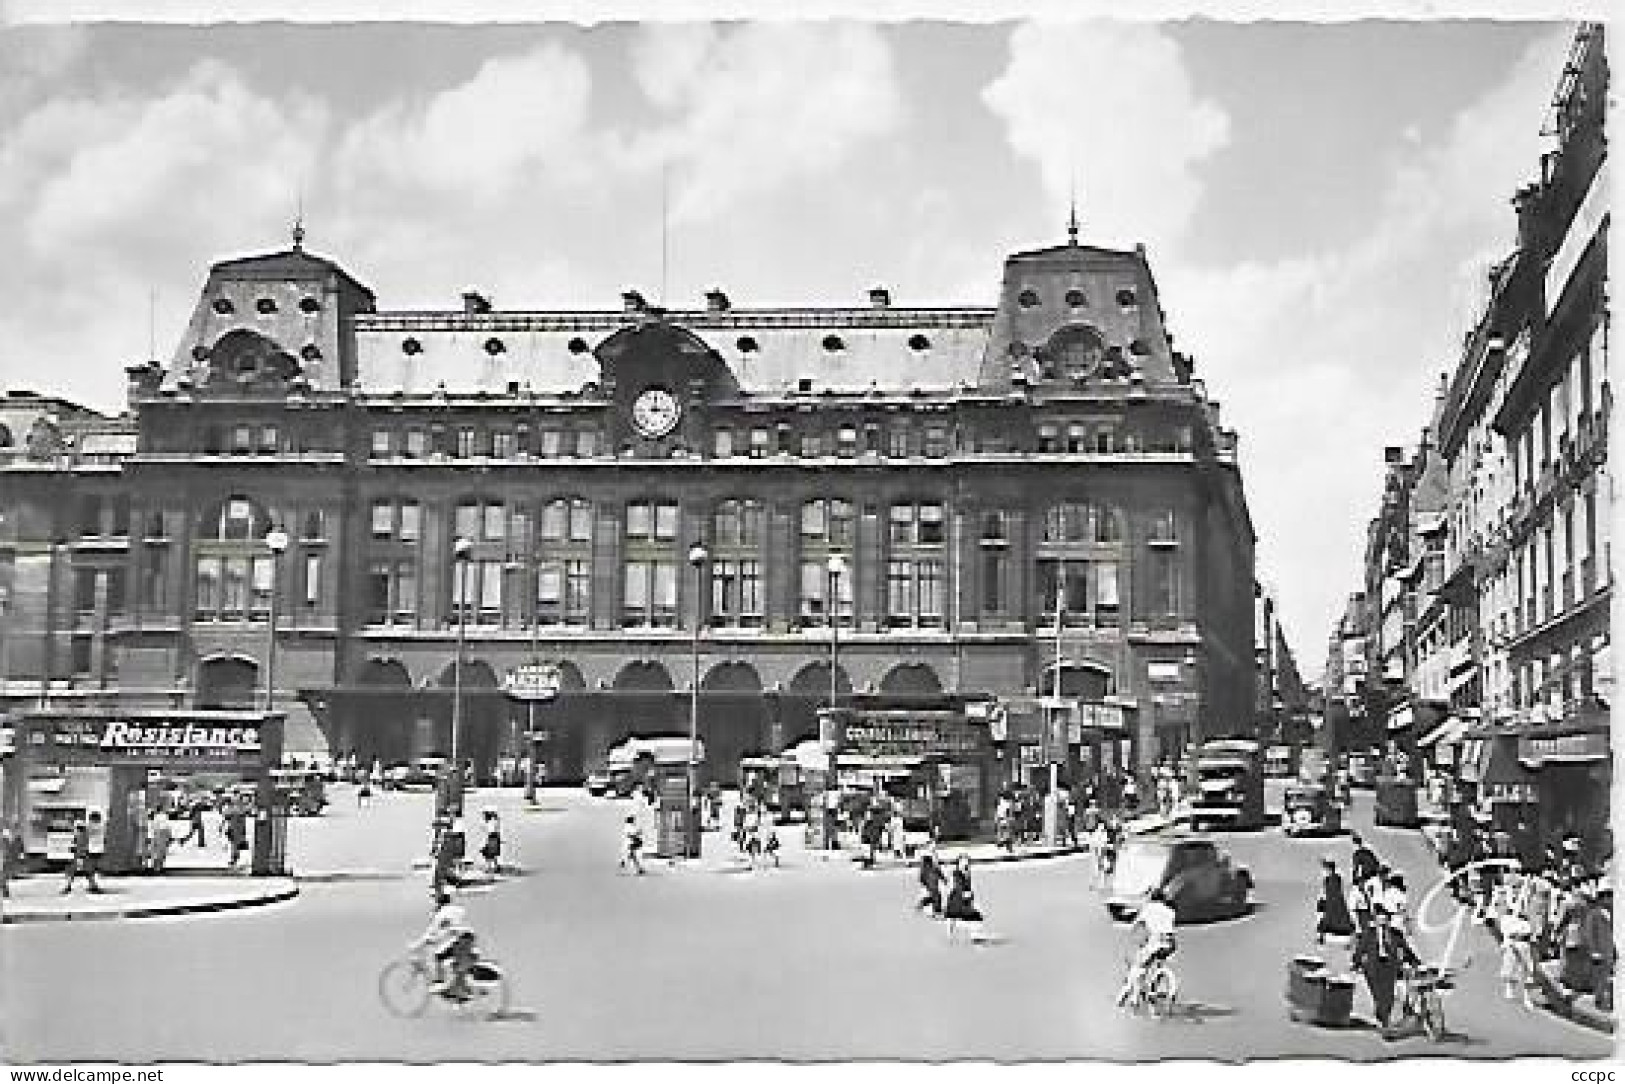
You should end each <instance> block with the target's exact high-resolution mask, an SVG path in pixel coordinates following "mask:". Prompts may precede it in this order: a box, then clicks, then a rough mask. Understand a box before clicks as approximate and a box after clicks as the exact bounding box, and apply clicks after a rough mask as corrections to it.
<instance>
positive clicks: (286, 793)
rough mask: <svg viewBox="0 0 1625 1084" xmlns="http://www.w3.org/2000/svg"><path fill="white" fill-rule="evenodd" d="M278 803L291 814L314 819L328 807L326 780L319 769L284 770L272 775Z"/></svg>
mask: <svg viewBox="0 0 1625 1084" xmlns="http://www.w3.org/2000/svg"><path fill="white" fill-rule="evenodd" d="M271 778H272V779H273V780H274V781H275V783H276V792H277V801H278V802H280V803H281V804H282V805H283V806H285V807H286V808H287V810H288V811H289V812H290V813H294V814H296V815H298V816H301V817H314V816H316V815H317V814H319V813H321V811H322V810H323V809H325V808H326V807H327V787H326V785H325V784H326V778H325V777H324V776H323V774H322V772H321V771H320V770H318V769H309V768H303V769H299V768H283V769H279V770H277V771H274V772H272V773H271Z"/></svg>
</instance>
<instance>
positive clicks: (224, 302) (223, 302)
mask: <svg viewBox="0 0 1625 1084" xmlns="http://www.w3.org/2000/svg"><path fill="white" fill-rule="evenodd" d="M212 307H213V309H214V311H215V312H218V313H219V314H220V315H221V316H230V315H231V314H232V313H234V312H236V311H237V306H236V305H233V304H232V303H231V298H229V297H217V298H215V299H214V305H213V306H212Z"/></svg>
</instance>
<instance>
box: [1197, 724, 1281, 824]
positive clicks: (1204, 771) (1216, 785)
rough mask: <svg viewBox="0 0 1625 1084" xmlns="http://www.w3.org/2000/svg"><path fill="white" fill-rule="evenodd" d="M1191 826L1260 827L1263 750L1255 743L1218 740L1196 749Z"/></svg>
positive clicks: (1262, 817)
mask: <svg viewBox="0 0 1625 1084" xmlns="http://www.w3.org/2000/svg"><path fill="white" fill-rule="evenodd" d="M1191 827H1192V828H1193V829H1195V830H1197V831H1201V830H1202V829H1204V828H1219V829H1246V828H1262V827H1264V751H1263V748H1262V747H1261V746H1260V745H1259V744H1258V742H1256V741H1251V740H1249V739H1246V738H1219V739H1215V740H1213V741H1209V742H1204V743H1203V744H1202V747H1201V748H1200V749H1198V750H1197V752H1196V795H1195V797H1194V798H1193V799H1192V801H1191Z"/></svg>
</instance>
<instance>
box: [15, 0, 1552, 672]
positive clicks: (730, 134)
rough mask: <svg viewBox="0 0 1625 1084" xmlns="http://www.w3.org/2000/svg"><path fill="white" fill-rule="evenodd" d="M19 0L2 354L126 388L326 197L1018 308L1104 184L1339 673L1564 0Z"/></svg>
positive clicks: (698, 284) (433, 271) (434, 229)
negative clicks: (209, 293) (198, 13)
mask: <svg viewBox="0 0 1625 1084" xmlns="http://www.w3.org/2000/svg"><path fill="white" fill-rule="evenodd" d="M5 3H6V0H0V247H4V249H5V251H6V252H7V254H8V255H7V258H6V259H5V260H4V261H0V297H4V298H5V299H6V301H5V303H4V304H3V305H0V387H5V388H13V389H14V388H29V389H33V390H36V391H39V392H42V393H49V394H55V395H61V396H64V397H67V398H70V399H75V400H78V401H80V402H84V403H86V404H87V405H91V406H95V407H97V408H100V409H104V410H108V411H114V412H116V411H118V410H120V409H122V406H123V394H124V376H123V367H124V366H125V365H128V364H131V363H133V362H136V361H140V360H144V359H145V358H147V357H148V356H149V354H155V355H156V356H157V357H158V358H160V359H165V360H167V359H168V358H169V356H170V355H171V353H172V351H173V348H174V344H175V343H176V342H177V341H178V338H179V336H180V334H181V333H182V330H183V328H184V325H185V323H186V320H187V318H188V317H189V315H190V312H191V308H192V306H193V304H194V302H195V300H196V297H197V293H198V291H199V289H200V288H201V286H202V283H203V280H204V278H205V276H206V274H207V270H208V265H209V264H210V263H211V262H213V261H215V260H218V259H223V258H227V257H231V256H237V255H244V254H248V253H252V252H259V251H271V250H276V249H280V248H284V247H286V246H287V243H288V231H289V226H290V224H291V222H292V221H293V219H294V217H295V216H296V214H299V213H301V212H302V215H303V220H304V224H305V228H306V230H307V237H306V248H307V250H310V251H313V252H317V253H319V254H322V255H325V256H328V257H331V258H333V259H335V260H337V261H338V262H339V263H341V264H342V265H343V266H344V267H345V268H346V269H347V270H349V271H350V272H351V273H352V274H353V275H355V276H356V277H357V278H359V279H360V280H361V281H363V282H365V283H367V284H368V285H370V286H371V287H372V288H373V289H374V290H375V291H376V292H377V294H378V297H379V304H380V307H382V308H416V307H431V308H432V307H440V308H452V307H456V306H457V304H458V295H459V294H460V293H461V292H462V291H463V290H464V289H468V288H471V287H473V288H478V289H480V290H481V291H482V292H484V293H486V294H487V295H488V296H490V297H492V298H493V300H494V301H495V303H496V305H497V306H498V307H499V308H504V307H505V308H515V309H522V308H528V309H545V308H569V307H585V308H614V307H616V306H617V305H618V304H619V294H620V292H621V291H622V290H623V289H627V288H629V287H636V288H638V289H641V290H642V291H643V292H644V293H645V294H646V295H647V296H650V297H651V298H655V299H658V300H660V301H662V302H664V303H666V304H668V305H669V306H671V307H674V308H675V307H685V306H689V307H694V306H699V305H702V304H703V300H702V293H703V291H704V290H705V289H707V288H709V287H712V286H720V287H722V288H724V289H726V290H727V292H728V293H729V295H730V296H731V297H732V298H733V300H734V302H735V304H736V305H739V306H742V307H749V306H757V305H772V304H810V305H831V304H833V305H845V304H862V303H863V301H864V298H865V296H866V291H867V290H868V288H869V287H871V286H874V285H877V284H883V285H885V286H887V287H889V288H890V289H891V291H892V294H893V297H894V299H895V301H896V303H897V304H901V305H909V304H949V303H965V304H978V305H987V304H992V303H993V302H994V301H995V300H996V293H997V288H998V284H999V280H1000V275H1001V271H1002V261H1003V259H1004V257H1005V256H1006V255H1007V254H1009V253H1011V252H1014V251H1019V250H1022V249H1027V248H1032V247H1037V246H1041V245H1048V244H1054V243H1058V242H1060V241H1062V240H1064V236H1065V234H1064V226H1065V221H1066V217H1067V213H1068V205H1069V200H1070V199H1071V198H1072V195H1073V193H1074V192H1075V194H1076V199H1077V203H1078V210H1079V216H1080V218H1081V221H1082V238H1083V240H1084V241H1085V242H1086V243H1092V244H1101V245H1106V246H1109V247H1129V246H1132V245H1133V244H1135V243H1137V242H1139V243H1144V244H1145V245H1146V246H1147V249H1148V255H1149V258H1150V261H1151V265H1152V269H1153V272H1154V274H1155V276H1156V278H1157V281H1158V285H1159V288H1160V292H1161V300H1162V304H1163V308H1164V309H1165V310H1166V312H1167V314H1168V321H1169V326H1170V329H1171V330H1172V331H1173V333H1174V335H1175V337H1176V340H1177V345H1178V348H1179V349H1180V350H1182V351H1184V352H1186V353H1187V354H1190V355H1192V356H1194V358H1195V360H1196V366H1197V375H1198V376H1199V377H1201V378H1202V379H1203V380H1204V381H1205V382H1206V385H1207V388H1208V391H1209V394H1210V395H1211V396H1212V397H1214V398H1216V399H1218V400H1219V401H1221V403H1222V404H1223V411H1224V420H1225V422H1226V424H1228V425H1231V426H1233V427H1235V428H1236V429H1237V430H1238V431H1239V433H1240V438H1241V449H1242V471H1243V479H1244V483H1245V486H1246V491H1247V495H1248V501H1249V506H1250V509H1251V514H1252V518H1253V522H1254V526H1255V529H1256V530H1257V533H1258V536H1259V544H1258V553H1259V575H1260V578H1261V579H1262V580H1264V581H1265V582H1266V583H1267V584H1269V585H1270V586H1271V587H1272V589H1273V590H1274V592H1275V594H1276V596H1277V599H1278V602H1279V605H1280V611H1281V613H1282V615H1283V620H1284V624H1285V626H1286V630H1287V633H1288V636H1289V640H1290V642H1291V644H1292V647H1293V649H1294V651H1295V652H1296V654H1297V656H1298V660H1299V666H1300V668H1301V669H1302V670H1303V671H1304V672H1305V674H1306V675H1308V676H1310V677H1311V678H1314V677H1318V675H1319V673H1320V670H1321V666H1322V664H1323V662H1324V655H1325V643H1326V636H1327V634H1328V632H1329V631H1330V629H1331V626H1332V623H1333V622H1334V621H1335V620H1336V618H1337V616H1338V614H1339V613H1340V612H1341V609H1342V606H1343V603H1344V601H1345V600H1346V597H1347V595H1348V593H1349V592H1350V591H1351V590H1353V589H1354V588H1355V586H1356V581H1357V579H1358V578H1359V573H1358V569H1359V565H1360V561H1361V554H1362V550H1363V545H1364V534H1365V531H1364V528H1365V523H1366V521H1367V520H1368V519H1369V518H1370V516H1371V515H1372V514H1373V513H1374V512H1375V511H1376V504H1377V500H1378V498H1379V495H1380V489H1381V481H1382V462H1383V448H1384V446H1385V445H1390V444H1402V445H1406V446H1414V445H1415V443H1416V441H1417V439H1418V436H1419V433H1420V430H1421V427H1422V426H1423V425H1424V424H1426V421H1427V418H1428V415H1429V414H1430V412H1431V409H1432V405H1433V397H1434V395H1435V392H1436V390H1437V386H1438V381H1439V378H1440V374H1441V373H1442V372H1445V371H1448V370H1450V369H1452V368H1453V367H1454V365H1455V362H1456V360H1457V358H1458V356H1459V351H1460V344H1461V340H1462V337H1463V335H1464V334H1465V333H1466V332H1467V331H1468V330H1469V328H1470V327H1471V324H1472V321H1473V319H1474V317H1475V315H1476V313H1477V311H1478V310H1479V308H1480V307H1481V306H1482V303H1483V300H1484V296H1485V275H1486V272H1487V270H1488V268H1489V266H1490V265H1491V264H1492V263H1493V262H1494V261H1496V260H1497V259H1499V258H1500V257H1502V256H1504V255H1506V254H1507V253H1508V252H1509V251H1510V249H1511V244H1512V238H1513V225H1514V222H1513V215H1512V210H1511V207H1510V205H1509V200H1510V198H1511V196H1512V194H1513V192H1514V191H1515V190H1516V189H1517V188H1518V187H1519V186H1520V185H1522V184H1524V183H1526V182H1527V181H1529V180H1530V179H1532V178H1533V177H1535V176H1536V175H1537V173H1538V159H1539V155H1540V153H1541V152H1542V151H1543V150H1545V149H1548V147H1549V143H1548V141H1547V140H1546V139H1544V138H1543V137H1542V136H1541V134H1540V132H1541V128H1542V126H1543V121H1544V119H1545V114H1546V109H1547V105H1548V103H1549V102H1550V100H1551V96H1552V92H1553V90H1554V88H1555V87H1556V83H1557V79H1558V74H1559V72H1560V70H1561V67H1562V63H1563V60H1564V57H1565V55H1566V52H1567V49H1568V45H1569V41H1570V39H1571V37H1572V34H1573V30H1574V26H1573V24H1572V23H1564V22H1557V21H1545V22H1536V21H1517V22H1514V21H1491V20H1470V19H1469V20H1451V21H1443V20H1440V21H1434V22H1421V21H1409V22H1406V21H1381V20H1367V21H1356V22H1349V23H1342V24H1322V23H1315V22H1251V23H1239V22H1238V23H1225V22H1219V21H1213V20H1211V19H1166V20H1161V21H1143V22H1112V21H1102V20H1099V19H1090V20H1080V19H1070V20H1065V21H1058V20H1039V19H1029V20H1025V21H1022V20H1013V21H996V22H986V23H979V24H975V25H972V24H967V23H955V22H948V21H944V20H935V21H933V20H929V19H928V20H918V21H913V22H907V23H895V24H888V23H875V22H861V21H860V22H852V21H847V22H843V21H833V20H825V21H794V20H786V21H775V22H749V21H744V22H741V21H733V22H717V23H705V22H676V23H655V22H636V21H632V22H623V23H616V24H608V25H597V26H580V25H574V24H568V23H540V24H534V25H458V26H452V25H434V24H425V23H411V24H391V23H378V22H366V23H354V24H331V25H308V24H294V23H257V24H248V25H218V26H192V25H166V24H163V23H159V22H148V23H141V22H130V21H126V22H121V23H117V24H104V23H79V24H74V25H55V26H52V25H33V24H32V21H31V20H29V19H25V18H20V17H19V18H14V19H13V20H12V21H11V23H10V25H7V24H6V22H5V20H4V18H3V15H4V13H5V11H6V7H5V6H4V5H5ZM13 3H17V0H13ZM19 13H22V14H26V12H25V10H24V8H23V7H22V6H21V5H20V4H19V6H16V7H14V8H13V9H12V14H13V15H14V16H16V15H19ZM127 13H128V9H126V15H127ZM1548 14H1549V13H1548ZM25 24H26V25H25ZM663 189H664V191H665V193H666V194H665V196H664V198H663V196H662V191H663ZM663 208H664V210H663ZM663 216H664V218H665V220H666V221H667V224H668V225H667V230H666V234H667V238H666V243H665V245H664V251H665V253H666V255H665V258H664V260H663V259H662V251H663V246H662V242H661V222H662V217H663ZM663 269H664V272H663Z"/></svg>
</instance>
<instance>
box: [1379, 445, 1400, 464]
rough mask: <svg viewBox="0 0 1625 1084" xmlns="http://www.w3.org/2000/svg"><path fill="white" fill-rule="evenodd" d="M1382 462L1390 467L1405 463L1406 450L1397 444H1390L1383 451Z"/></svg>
mask: <svg viewBox="0 0 1625 1084" xmlns="http://www.w3.org/2000/svg"><path fill="white" fill-rule="evenodd" d="M1382 461H1383V462H1384V463H1386V464H1388V465H1389V466H1390V467H1392V466H1396V465H1398V464H1400V463H1403V462H1405V449H1404V448H1401V447H1399V446H1398V445H1397V444H1390V445H1388V447H1386V448H1384V449H1383V450H1382Z"/></svg>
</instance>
